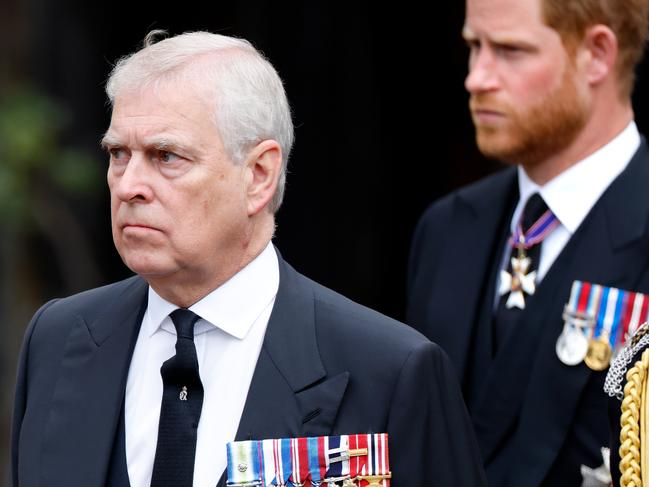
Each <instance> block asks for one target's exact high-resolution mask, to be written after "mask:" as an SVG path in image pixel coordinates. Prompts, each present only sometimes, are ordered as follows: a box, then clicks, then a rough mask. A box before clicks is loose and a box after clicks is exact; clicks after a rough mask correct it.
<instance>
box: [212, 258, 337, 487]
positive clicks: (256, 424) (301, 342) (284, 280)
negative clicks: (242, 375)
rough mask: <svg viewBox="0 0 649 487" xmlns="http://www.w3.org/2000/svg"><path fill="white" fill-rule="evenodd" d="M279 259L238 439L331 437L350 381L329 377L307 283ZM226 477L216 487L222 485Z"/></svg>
mask: <svg viewBox="0 0 649 487" xmlns="http://www.w3.org/2000/svg"><path fill="white" fill-rule="evenodd" d="M277 254H278V261H279V270H280V284H279V289H278V290H277V297H276V298H275V305H274V306H273V311H272V313H271V316H270V319H269V321H268V328H267V329H266V336H265V337H264V343H263V346H262V350H261V353H260V355H259V359H258V361H257V365H256V366H255V372H254V374H253V378H252V382H251V384H250V389H249V391H248V397H247V398H246V404H245V406H244V409H243V414H242V416H241V421H240V422H239V428H238V430H237V435H236V440H237V441H242V440H250V439H255V440H260V439H267V438H286V437H301V436H323V435H329V434H331V430H332V428H333V426H334V420H335V418H336V414H337V412H338V407H339V406H340V402H341V400H342V398H343V395H344V393H345V390H346V388H347V382H348V380H349V373H348V372H343V373H341V374H338V375H336V376H334V377H327V373H326V370H325V368H324V365H323V364H322V361H321V359H320V352H319V350H318V344H317V341H316V311H317V306H316V301H315V299H314V295H313V286H312V285H311V281H309V280H308V279H306V278H305V277H303V276H301V275H300V274H298V273H297V272H296V271H295V270H294V269H293V268H292V267H291V266H289V265H288V264H287V263H286V262H284V260H283V259H282V257H281V255H279V252H277ZM225 481H226V476H225V473H224V474H223V476H222V477H221V480H220V481H219V484H218V485H219V486H222V485H225Z"/></svg>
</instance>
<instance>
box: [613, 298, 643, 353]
mask: <svg viewBox="0 0 649 487" xmlns="http://www.w3.org/2000/svg"><path fill="white" fill-rule="evenodd" d="M628 294H629V296H628V298H627V306H626V313H625V316H624V321H623V329H622V335H621V337H620V342H621V343H623V344H625V343H626V342H627V341H629V339H630V338H631V337H632V336H633V335H635V332H636V330H637V329H638V328H639V327H640V325H641V324H642V323H645V322H646V321H647V312H649V296H646V295H645V294H642V293H634V292H629V293H628ZM619 348H620V347H617V348H616V349H617V350H619ZM613 352H615V349H614V350H613Z"/></svg>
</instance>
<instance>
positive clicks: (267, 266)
mask: <svg viewBox="0 0 649 487" xmlns="http://www.w3.org/2000/svg"><path fill="white" fill-rule="evenodd" d="M278 287H279V264H278V261H277V254H276V253H275V249H274V248H273V245H272V243H270V242H269V243H268V245H267V246H266V248H265V249H264V250H263V251H262V252H261V253H260V254H259V255H258V256H257V257H256V258H255V259H254V260H252V261H251V262H250V263H249V264H248V265H247V266H246V267H244V268H243V269H241V270H240V271H239V272H237V273H236V274H235V275H234V276H232V277H231V278H230V279H229V280H228V281H226V282H225V283H223V284H222V285H221V286H219V287H218V288H216V289H215V290H214V291H212V292H211V293H209V294H208V295H207V296H205V297H204V298H202V299H201V300H200V301H198V302H196V303H194V304H193V305H192V306H190V307H189V309H190V310H191V311H193V312H194V313H196V314H197V315H199V316H200V317H201V318H202V319H201V320H199V321H198V323H196V328H195V330H194V334H195V335H199V334H201V333H205V332H206V331H210V330H213V329H214V328H219V329H220V330H222V331H224V332H225V333H227V334H229V335H232V336H233V337H235V338H238V339H243V338H245V336H246V335H247V334H248V331H249V330H250V327H251V326H252V325H253V323H254V322H255V321H256V319H257V318H258V317H259V315H261V313H262V312H263V311H264V310H265V309H266V307H267V306H268V305H269V304H270V303H271V302H272V300H273V299H275V296H276V295H277V288H278ZM177 308H178V306H176V305H175V304H173V303H170V302H169V301H167V300H165V299H164V298H162V297H161V296H160V295H159V294H158V293H156V292H155V291H154V290H153V288H152V287H151V286H149V303H148V308H147V320H146V321H145V323H143V325H142V326H146V327H147V332H148V336H151V335H153V334H154V333H155V332H157V331H158V330H159V329H160V328H162V329H165V330H167V331H171V332H174V331H173V330H174V328H173V324H172V323H171V319H170V318H168V316H169V313H171V312H172V311H173V310H175V309H177ZM174 333H175V332H174Z"/></svg>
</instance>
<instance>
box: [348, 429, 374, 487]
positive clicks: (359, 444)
mask: <svg viewBox="0 0 649 487" xmlns="http://www.w3.org/2000/svg"><path fill="white" fill-rule="evenodd" d="M367 452H368V449H367V435H349V479H348V480H346V481H345V483H343V487H355V486H357V485H358V484H357V483H356V481H357V480H358V476H359V475H360V474H361V473H362V472H363V468H364V467H365V464H366V463H367ZM358 481H359V482H360V480H358Z"/></svg>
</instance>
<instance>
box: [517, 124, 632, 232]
mask: <svg viewBox="0 0 649 487" xmlns="http://www.w3.org/2000/svg"><path fill="white" fill-rule="evenodd" d="M639 146H640V133H639V132H638V127H637V126H636V124H635V122H634V121H631V122H630V123H629V125H627V127H626V128H625V129H624V130H623V131H622V132H620V133H619V134H618V135H617V136H615V138H614V139H613V140H611V141H610V142H609V143H608V144H606V145H605V146H604V147H602V148H601V149H598V150H597V151H596V152H594V153H593V154H591V155H589V156H588V157H586V158H585V159H582V160H581V161H579V162H578V163H576V164H574V165H573V166H571V167H569V168H568V169H566V170H565V171H563V172H562V173H561V174H559V175H558V176H556V177H555V178H554V179H552V180H550V181H548V182H547V183H546V184H544V185H543V186H539V185H538V184H536V183H535V182H534V181H532V180H531V179H530V178H529V176H528V175H527V173H526V172H525V169H523V167H522V166H520V165H519V166H518V189H519V194H520V199H519V202H518V206H517V207H516V211H515V212H514V218H513V219H512V232H513V231H514V229H515V226H516V224H517V223H518V219H519V218H520V214H521V212H522V211H523V207H524V206H525V203H526V202H527V200H528V198H529V197H530V196H531V195H532V194H534V193H537V192H538V193H540V194H541V196H542V197H543V200H544V201H545V202H546V204H547V205H548V207H549V208H550V210H552V213H554V215H555V216H556V217H557V218H558V219H559V221H560V222H561V224H562V225H563V226H564V227H566V229H567V230H568V231H569V232H570V234H573V233H575V231H576V230H577V228H578V227H579V225H581V222H583V221H584V219H585V218H586V215H588V213H589V212H590V210H591V209H592V208H593V206H594V205H595V203H597V200H598V199H599V198H600V196H601V195H602V193H604V191H606V188H608V187H609V185H610V184H611V183H612V182H613V180H614V179H615V178H616V177H617V176H618V175H619V174H620V173H621V172H622V171H624V169H625V168H626V166H627V164H628V163H629V161H630V160H631V158H632V157H633V154H634V153H635V152H636V151H637V150H638V147H639Z"/></svg>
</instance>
